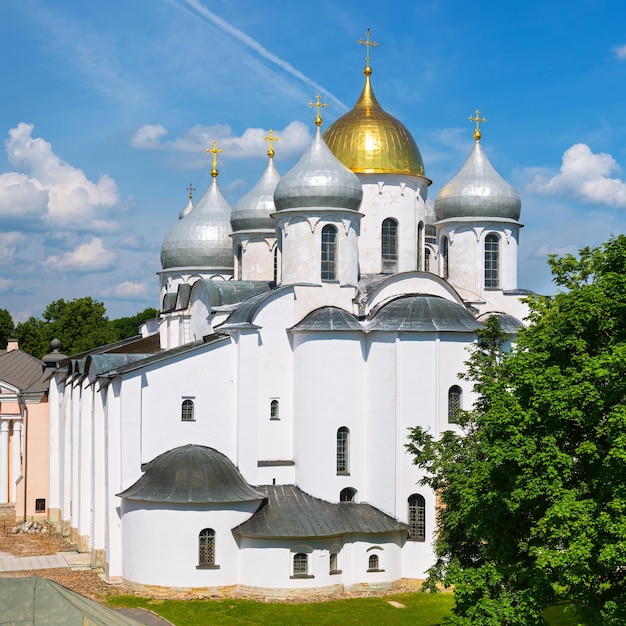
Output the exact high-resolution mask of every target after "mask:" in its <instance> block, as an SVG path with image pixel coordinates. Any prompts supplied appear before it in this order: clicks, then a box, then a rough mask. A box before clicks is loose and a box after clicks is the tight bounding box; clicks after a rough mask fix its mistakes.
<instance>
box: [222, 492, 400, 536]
mask: <svg viewBox="0 0 626 626" xmlns="http://www.w3.org/2000/svg"><path fill="white" fill-rule="evenodd" d="M256 489H257V491H261V492H263V493H265V494H266V495H267V502H266V503H265V504H264V505H262V506H261V508H260V509H259V510H258V511H257V512H256V513H255V514H254V515H253V516H252V517H251V518H250V519H249V520H247V521H245V522H243V524H239V526H236V527H235V528H233V533H235V534H237V535H243V536H246V537H292V538H302V539H304V538H309V537H332V536H336V535H345V534H350V533H368V534H372V533H373V534H377V533H387V532H393V531H408V528H409V527H408V526H407V525H406V524H403V523H402V522H398V521H397V520H395V519H393V517H390V516H389V515H386V514H385V513H383V512H382V511H379V510H378V509H377V508H375V507H373V506H371V505H369V504H359V503H356V502H340V503H338V504H333V503H332V502H326V501H325V500H320V499H319V498H314V497H313V496H311V495H309V494H308V493H305V492H304V491H302V490H301V489H300V488H299V487H296V486H295V485H263V486H260V487H256Z"/></svg>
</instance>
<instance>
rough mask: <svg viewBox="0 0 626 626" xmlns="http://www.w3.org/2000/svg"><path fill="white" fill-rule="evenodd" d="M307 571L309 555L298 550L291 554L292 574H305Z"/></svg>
mask: <svg viewBox="0 0 626 626" xmlns="http://www.w3.org/2000/svg"><path fill="white" fill-rule="evenodd" d="M308 573H309V555H308V554H305V553H304V552H298V553H297V554H294V555H293V575H294V576H307V575H308Z"/></svg>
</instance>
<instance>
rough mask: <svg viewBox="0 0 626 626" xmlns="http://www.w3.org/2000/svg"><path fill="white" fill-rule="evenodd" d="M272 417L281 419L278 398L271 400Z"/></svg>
mask: <svg viewBox="0 0 626 626" xmlns="http://www.w3.org/2000/svg"><path fill="white" fill-rule="evenodd" d="M270 419H271V420H279V419H280V414H279V412H278V400H272V401H271V402H270Z"/></svg>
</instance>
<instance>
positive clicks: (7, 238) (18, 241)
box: [0, 231, 27, 263]
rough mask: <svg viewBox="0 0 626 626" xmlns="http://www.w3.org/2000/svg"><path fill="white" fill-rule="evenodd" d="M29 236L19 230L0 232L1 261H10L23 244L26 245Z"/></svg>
mask: <svg viewBox="0 0 626 626" xmlns="http://www.w3.org/2000/svg"><path fill="white" fill-rule="evenodd" d="M26 243H27V238H26V236H25V235H23V234H22V233H18V232H17V231H9V232H6V233H2V232H0V263H6V262H7V261H10V260H11V259H12V258H13V257H14V256H15V253H16V252H17V250H18V249H19V248H20V247H21V246H25V245H26Z"/></svg>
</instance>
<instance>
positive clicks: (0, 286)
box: [0, 278, 15, 293]
mask: <svg viewBox="0 0 626 626" xmlns="http://www.w3.org/2000/svg"><path fill="white" fill-rule="evenodd" d="M14 285H15V282H14V281H13V280H11V279H10V278H0V293H8V292H9V291H11V290H12V289H13V287H14Z"/></svg>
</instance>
